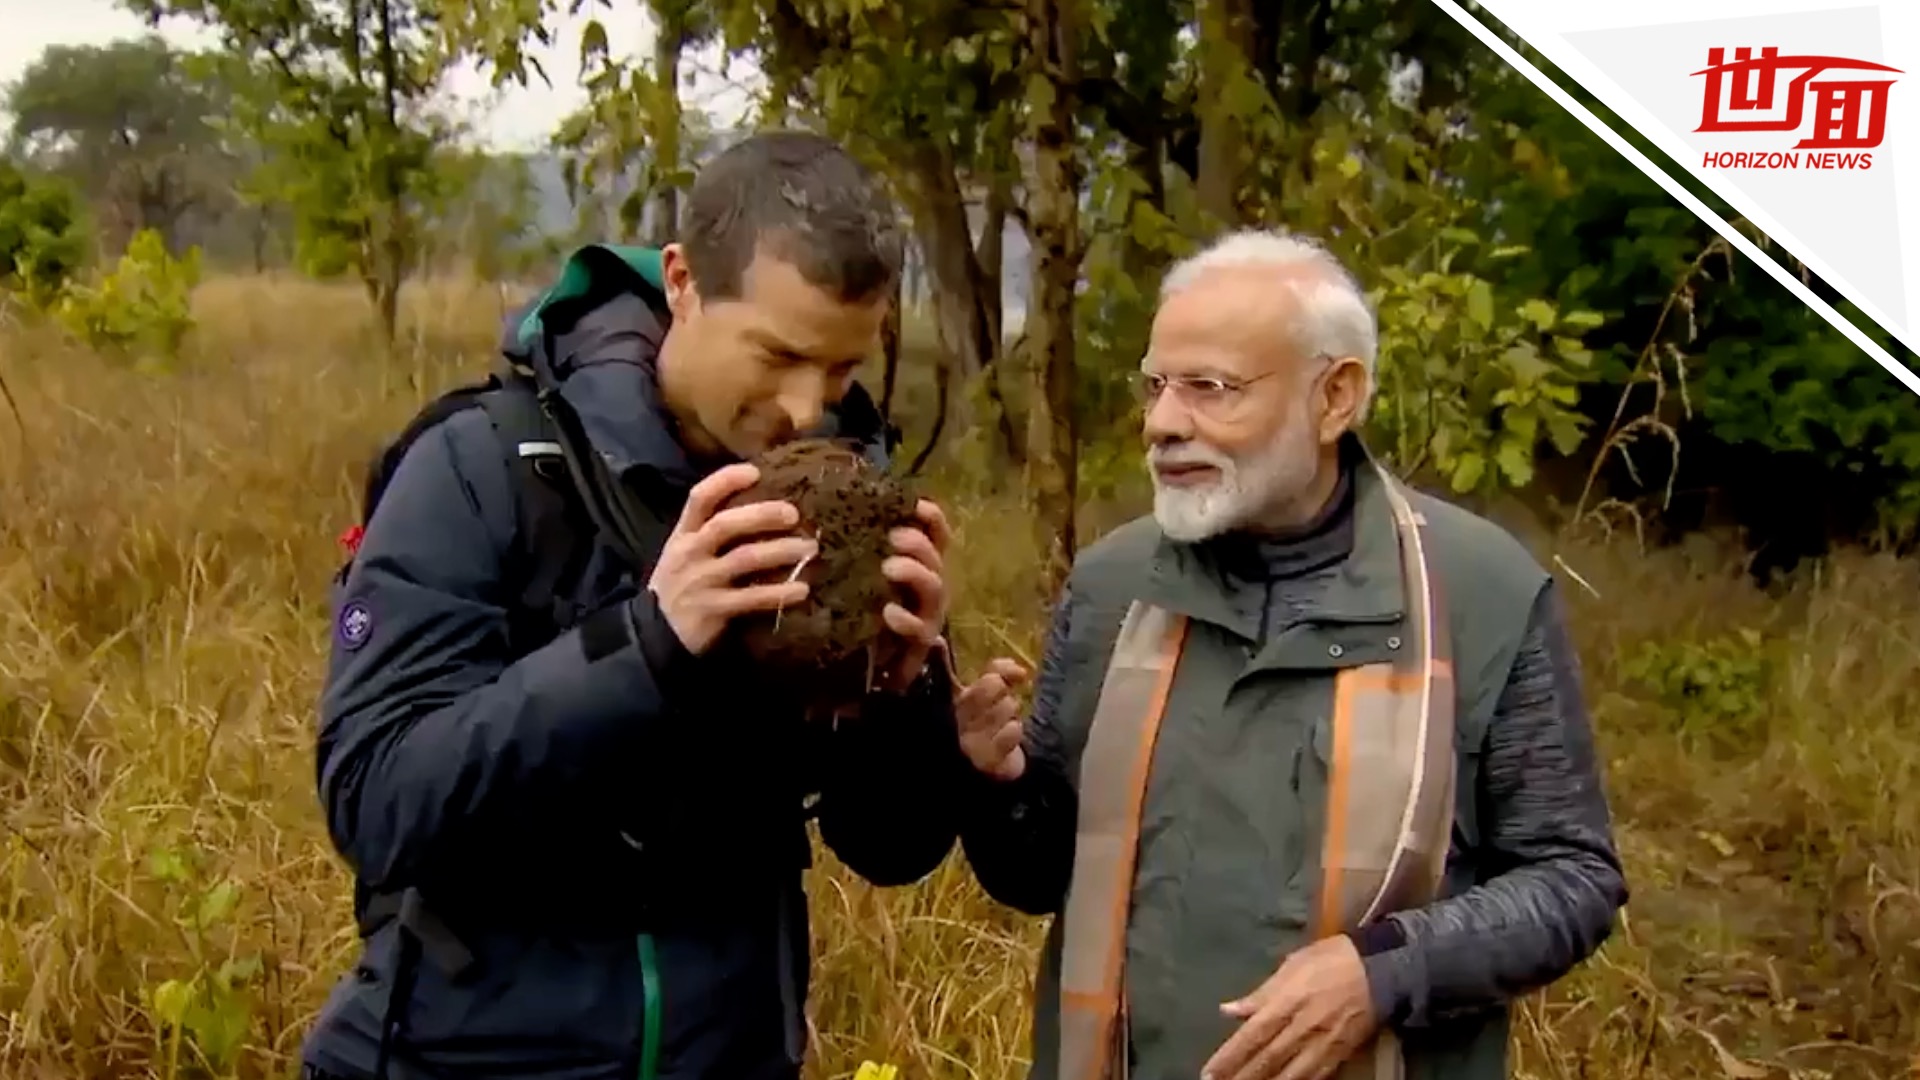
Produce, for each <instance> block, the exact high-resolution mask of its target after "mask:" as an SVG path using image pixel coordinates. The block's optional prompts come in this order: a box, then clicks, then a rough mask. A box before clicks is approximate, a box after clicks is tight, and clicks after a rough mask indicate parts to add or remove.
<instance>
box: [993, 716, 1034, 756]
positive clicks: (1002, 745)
mask: <svg viewBox="0 0 1920 1080" xmlns="http://www.w3.org/2000/svg"><path fill="white" fill-rule="evenodd" d="M1008 711H1009V712H1011V711H1012V710H1011V709H1009V710H1008ZM1025 737H1026V725H1024V724H1022V723H1021V722H1020V719H1019V717H1017V716H1009V717H1007V718H1005V719H1004V720H1002V721H1001V724H1000V730H999V731H996V732H994V734H993V742H992V744H991V745H992V746H993V752H994V753H996V754H1011V753H1013V751H1014V750H1015V748H1017V747H1018V746H1019V745H1020V743H1021V740H1023V739H1024V738H1025Z"/></svg>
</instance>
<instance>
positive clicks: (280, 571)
mask: <svg viewBox="0 0 1920 1080" xmlns="http://www.w3.org/2000/svg"><path fill="white" fill-rule="evenodd" d="M200 307H201V315H202V318H203V320H204V330H203V331H202V334H201V337H200V341H199V343H198V346H197V351H196V355H195V357H194V358H193V363H192V364H191V365H190V367H189V369H188V370H185V371H183V372H181V373H178V374H175V375H171V376H165V377H153V376H146V375H137V374H135V373H133V372H131V371H128V370H125V369H123V368H121V367H117V366H116V365H115V364H113V363H112V362H111V361H109V360H107V359H104V358H102V357H99V356H95V355H91V354H88V353H86V352H85V351H82V350H77V349H75V348H72V347H70V346H68V345H66V344H64V343H62V342H61V341H60V340H59V339H58V338H57V337H55V336H53V335H51V334H49V333H47V332H44V331H34V330H18V329H16V330H14V331H11V332H8V333H4V334H0V377H4V378H6V379H7V380H8V382H9V383H10V385H11V388H12V390H13V392H14V394H15V396H16V397H17V398H18V399H19V401H20V403H21V407H22V409H23V410H24V411H25V414H26V415H25V422H24V426H23V428H22V430H20V431H18V432H15V431H12V430H8V429H10V428H11V427H13V420H12V418H11V417H3V418H0V443H4V444H5V452H4V454H0V530H3V532H4V537H5V542H4V546H0V619H4V626H3V627H0V905H3V906H4V921H3V922H0V1017H4V1029H0V1076H6V1077H28V1076H32V1077H71V1076H86V1077H117V1076H147V1075H161V1076H168V1075H182V1076H186V1075H196V1074H203V1073H202V1070H201V1068H200V1066H198V1065H196V1061H197V1060H198V1055H199V1054H200V1053H202V1052H203V1051H204V1050H205V1049H206V1048H208V1047H212V1048H215V1049H217V1048H218V1047H219V1046H220V1045H221V1044H222V1043H223V1042H231V1043H232V1044H234V1045H235V1046H238V1047H240V1049H239V1050H238V1052H237V1055H236V1058H235V1061H236V1064H235V1065H234V1066H233V1068H234V1070H235V1071H236V1072H237V1074H238V1075H241V1076H246V1077H261V1076H286V1075H288V1074H289V1071H290V1067H291V1062H292V1055H293V1054H294V1052H295V1050H296V1048H297V1045H298V1042H299V1039H300V1037H301V1035H302V1033H303V1031H304V1030H305V1028H306V1025H307V1024H308V1022H309V1020H310V1019H311V1017H312V1015H313V1013H314V1010H315V1009H316V1008H317V1007H318V1005H319V1003H320V1001H321V1000H322V998H323V996H324V994H325V992H326V989H327V987H328V985H329V984H330V983H331V982H332V981H333V980H334V979H335V978H336V977H337V976H338V974H339V973H340V972H341V971H342V970H343V969H344V967H345V966H346V965H347V964H348V963H349V962H350V960H351V958H352V956H353V954H354V947H355V941H354V937H353V933H352V929H351V922H350V916H349V903H348V892H347V878H346V876H345V875H344V873H343V872H342V870H341V867H340V864H339V862H338V861H337V859H336V858H335V857H334V855H333V854H332V852H331V851H330V850H329V848H328V847H327V845H326V841H325V837H324V833H323V830H322V825H321V819H320V815H319V813H318V812H317V807H316V804H315V796H314V789H313V780H314V776H313V759H312V732H313V716H314V709H313V703H314V696H315V691H316V686H317V677H318V673H319V672H320V670H321V668H322V658H323V652H322V650H323V648H324V645H325V641H326V630H327V623H328V620H327V614H326V610H325V592H324V586H325V582H326V579H327V577H328V575H329V574H330V573H331V571H332V570H333V569H334V567H335V565H336V562H337V559H338V557H339V552H338V549H337V548H336V546H335V536H336V534H337V533H338V532H339V531H340V529H341V528H342V527H343V526H344V525H345V524H347V522H348V520H349V518H350V517H351V514H352V510H353V498H354V491H355V485H356V483H357V480H358V477H359V472H358V470H359V468H360V464H361V462H362V461H363V460H364V457H365V454H366V453H367V451H368V450H369V449H370V448H371V447H372V446H373V445H375V443H376V442H377V440H379V439H380V438H381V437H383V436H384V435H385V434H387V433H388V432H390V431H392V430H394V429H395V427H396V426H397V424H398V423H399V422H400V421H401V420H402V419H403V418H404V417H405V416H406V415H407V414H408V413H409V412H410V410H411V409H412V407H413V405H414V404H415V403H416V402H417V401H419V400H421V399H422V398H423V396H424V395H425V394H426V393H427V392H429V391H428V390H427V389H423V387H431V386H435V385H439V384H443V383H445V382H446V381H449V380H450V379H453V378H457V377H460V376H461V375H462V374H463V373H464V372H466V371H472V370H477V369H478V368H479V367H480V366H481V365H483V364H484V363H485V360H486V356H487V354H488V351H489V349H490V347H491V344H492V337H493V332H494V328H495V327H496V326H497V325H498V322H497V315H498V313H499V310H500V309H499V307H498V304H497V298H492V297H488V296H486V295H485V294H464V295H463V294H456V293H454V292H448V291H442V292H432V293H425V294H420V295H415V296H413V297H411V298H410V308H409V310H410V317H411V319H412V320H413V321H412V326H413V334H414V338H413V342H412V345H413V347H412V348H411V349H410V351H409V354H408V355H409V356H410V357H411V358H412V359H411V360H410V361H409V362H408V363H405V364H402V365H399V366H398V367H397V368H396V367H394V366H391V365H387V366H382V365H377V364H375V363H373V362H372V361H370V360H368V359H365V357H366V356H367V353H366V351H365V350H364V349H363V347H362V340H363V339H362V334H363V327H364V325H365V318H364V312H363V308H362V307H361V305H360V302H359V299H358V297H357V296H356V295H355V294H354V293H352V292H351V291H346V290H332V289H327V288H322V287H318V286H313V285H301V284H294V283H280V284H264V283H260V282H223V283H215V284H214V285H211V286H209V287H208V288H207V289H205V290H204V291H203V294H202V296H201V298H200ZM16 435H17V439H16ZM955 490H959V488H957V487H956V488H955ZM954 512H955V515H956V517H957V519H958V522H959V526H960V540H959V552H960V553H959V554H958V556H957V558H956V562H957V573H958V575H959V580H958V583H957V588H958V594H959V602H960V604H961V605H962V607H963V620H964V627H965V640H963V643H962V644H963V646H964V654H965V655H966V656H968V657H971V658H975V659H977V658H979V657H980V656H982V655H983V654H985V653H986V652H988V651H995V652H999V651H1004V650H1005V649H1006V648H1009V647H1019V648H1024V649H1030V647H1031V644H1032V642H1033V640H1034V637H1035V635H1036V632H1037V630H1038V629H1039V626H1040V619H1041V616H1042V614H1043V613H1042V612H1041V611H1039V610H1038V609H1037V608H1036V607H1035V605H1034V604H1033V602H1032V600H1031V597H1032V596H1033V592H1032V585H1031V574H1030V571H1029V568H1030V567H1032V566H1033V565H1034V558H1033V551H1032V549H1031V547H1030V546H1028V545H1027V544H1026V543H1025V541H1024V538H1022V537H1018V536H1016V535H1014V534H1013V533H1012V532H1011V531H1009V530H1007V529H1005V528H995V527H993V523H994V521H995V519H996V517H997V518H998V520H999V521H1002V522H1003V521H1004V520H1005V517H1004V516H1003V515H1004V513H1005V512H1006V510H1005V508H1004V507H996V506H994V505H992V504H990V503H983V502H980V501H978V500H976V499H972V498H969V499H967V500H963V501H962V504H961V505H958V506H956V507H955V508H954ZM1562 554H1564V555H1565V556H1566V559H1567V561H1568V564H1569V565H1571V566H1573V567H1575V568H1577V569H1578V571H1579V572H1580V574H1581V575H1582V576H1583V577H1584V578H1585V579H1586V580H1587V581H1589V582H1591V583H1592V585H1593V587H1594V589H1596V590H1597V591H1598V594H1599V595H1598V596H1597V597H1595V596H1593V595H1590V594H1587V593H1585V592H1583V591H1582V590H1580V589H1579V588H1577V587H1570V592H1571V593H1572V594H1573V595H1574V598H1575V600H1576V603H1577V607H1578V616H1579V631H1580V635H1581V638H1582V641H1583V644H1584V648H1585V659H1586V663H1587V670H1588V674H1589V678H1590V680H1591V692H1592V700H1593V702H1594V705H1595V708H1596V711H1597V716H1598V724H1599V726H1600V729H1601V737H1602V740H1603V744H1604V747H1605V749H1606V751H1607V759H1608V768H1609V777H1610V788H1611V792H1612V797H1613V802H1614V805H1615V808H1616V812H1617V814H1618V815H1619V819H1620V834H1621V838H1622V842H1623V843H1624V845H1625V848H1626V852H1627V856H1628V859H1629V863H1630V870H1631V875H1632V884H1633V886H1634V889H1635V898H1634V902H1633V905H1632V908H1631V911H1630V915H1629V918H1628V920H1627V922H1626V925H1625V926H1624V928H1623V929H1622V931H1621V932H1620V933H1619V934H1618V935H1617V936H1616V937H1615V939H1614V941H1613V942H1612V943H1611V944H1609V945H1608V947H1607V948H1606V949H1605V950H1604V952H1603V953H1602V955H1601V956H1600V957H1598V958H1597V959H1596V960H1594V961H1593V962H1592V963H1590V964H1588V965H1587V966H1586V967H1584V968H1583V969H1582V971H1580V972H1579V973H1578V974H1577V975H1575V976H1574V977H1572V978H1570V979H1568V980H1567V981H1565V982H1564V983H1563V984H1561V985H1560V986H1558V987H1556V988H1555V989H1554V990H1553V991H1552V992H1551V993H1549V994H1547V995H1545V996H1544V997H1538V998H1534V999H1530V1000H1529V1001H1528V1002H1527V1003H1526V1004H1525V1006H1524V1013H1523V1016H1522V1019H1521V1022H1520V1024H1519V1025H1518V1028H1519V1031H1518V1034H1517V1036H1516V1039H1517V1054H1518V1056H1517V1068H1518V1071H1519V1074H1520V1075H1522V1076H1526V1077H1530V1078H1537V1080H1547V1078H1553V1080H1562V1078H1571V1077H1604V1078H1626V1077H1648V1078H1654V1077H1682V1078H1684V1077H1700V1078H1706V1077H1721V1076H1728V1077H1734V1078H1736V1080H1743V1078H1750V1077H1753V1078H1757V1077H1763V1076H1787V1075H1790V1074H1791V1075H1794V1076H1806V1077H1813V1076H1820V1075H1827V1076H1833V1077H1893V1076H1896V1075H1906V1074H1907V1070H1908V1069H1909V1068H1914V1067H1915V1065H1914V1063H1913V1055H1914V1049H1915V1046H1916V1035H1917V1034H1920V986H1916V983H1920V955H1917V954H1916V941H1920V894H1916V892H1915V886H1916V885H1920V799H1917V798H1916V797H1915V795H1914V792H1915V791H1916V789H1920V746H1916V743H1915V741H1914V740H1913V738H1912V737H1911V736H1910V735H1909V734H1908V732H1907V730H1906V729H1905V726H1904V723H1903V721H1904V720H1905V719H1906V718H1907V717H1908V716H1909V715H1912V714H1913V713H1914V706H1915V705H1916V704H1920V701H1917V699H1920V676H1916V674H1915V657H1916V655H1917V654H1916V640H1917V639H1920V601H1917V600H1916V599H1915V597H1916V596H1920V570H1917V569H1916V568H1915V567H1914V566H1913V565H1910V564H1900V563H1895V562H1890V561H1884V560H1875V559H1868V558H1865V557H1855V558H1847V559H1842V560H1838V561H1836V562H1834V563H1832V564H1830V565H1829V566H1827V567H1826V568H1825V569H1824V570H1823V571H1821V572H1820V573H1818V574H1817V575H1814V576H1812V577H1810V579H1809V580H1808V581H1807V582H1806V583H1804V584H1803V585H1802V586H1801V587H1799V588H1798V589H1797V590H1796V591H1794V592H1793V593H1792V594H1791V595H1788V596H1786V597H1784V598H1773V599H1770V598H1767V597H1764V596H1762V595H1760V594H1758V593H1756V592H1754V591H1753V590H1751V589H1750V588H1749V587H1748V586H1747V585H1746V584H1744V582H1743V580H1742V578H1741V575H1740V574H1739V572H1738V568H1737V566H1735V565H1733V564H1732V563H1731V562H1730V561H1729V560H1728V559H1727V557H1726V556H1725V555H1724V554H1722V553H1720V552H1717V551H1714V550H1711V549H1708V548H1704V547H1703V548H1702V549H1701V550H1699V551H1697V552H1693V553H1688V552H1668V553H1660V554H1655V555H1643V554H1639V553H1636V552H1634V551H1632V550H1631V549H1627V548H1623V547H1607V546H1588V547H1584V548H1580V549H1575V550H1566V551H1563V552H1562ZM1649 687H1651V688H1652V689H1649ZM1662 687H1664V688H1665V691H1666V694H1665V696H1664V697H1662V696H1661V694H1660V693H1658V692H1657V691H1659V690H1660V688H1662ZM1688 687H1692V690H1691V691H1688V690H1687V688H1688ZM222 883H229V884H226V885H223V884H222ZM813 885H814V896H815V902H816V905H817V921H816V934H817V945H816V953H817V958H818V959H817V965H818V973H817V978H816V986H817V994H816V997H815V999H814V1010H815V1014H814V1021H815V1025H816V1029H817V1033H818V1035H817V1041H816V1043H815V1047H816V1060H815V1063H814V1066H813V1070H812V1075H813V1076H815V1077H830V1076H831V1077H838V1076H845V1075H847V1074H848V1073H849V1072H850V1070H851V1068H852V1067H853V1066H854V1065H857V1064H858V1063H859V1062H860V1061H861V1060H862V1059H863V1058H873V1059H876V1060H881V1061H892V1062H895V1063H898V1064H900V1065H902V1066H903V1070H902V1072H903V1075H905V1076H909V1077H916V1078H918V1077H934V1076H938V1077H963V1076H964V1077H979V1078H987V1080H997V1078H1001V1077H1015V1076H1018V1075H1020V1059H1021V1055H1022V1053H1023V1051H1024V1045H1025V1035H1026V1029H1027V1025H1026V1019H1025V1012H1024V1010H1025V1002H1026V992H1027V979H1028V977H1029V970H1030V964H1031V962H1032V957H1033V950H1034V946H1035V943H1036V940H1037V936H1038V933H1039V929H1040V928H1039V927H1038V926H1036V925H1034V924H1033V923H1032V922H1030V921H1028V920H1025V919H1022V918H1019V917H1015V916H1012V915H1010V914H1009V913H1007V912H1005V911H1002V910H999V909H997V908H995V907H994V906H993V905H991V904H990V903H988V902H987V901H985V900H984V899H983V898H982V897H981V896H980V894H979V893H978V892H977V890H976V889H975V888H974V886H973V885H972V884H971V882H970V880H969V878H968V877H967V875H966V872H965V868H964V866H963V865H959V864H958V863H957V861H956V863H955V864H953V865H950V866H948V867H947V868H945V869H944V870H943V871H942V872H941V873H940V874H938V875H937V876H936V878H935V879H934V880H932V881H930V882H928V883H926V884H924V885H922V886H920V887H917V888H913V889H908V890H903V891H899V892H895V893H882V892H879V891H877V890H874V889H871V888H868V887H865V886H863V885H862V884H860V883H859V882H857V881H855V880H853V879H851V878H850V877H848V876H846V875H844V874H843V873H841V872H840V871H839V870H837V869H836V868H834V867H832V866H831V865H826V866H822V867H821V868H820V869H819V870H818V871H816V876H815V879H814V881H813ZM253 956H258V957H259V965H258V971H257V974H255V973H254V972H253V970H252V965H250V964H248V963H246V962H245V961H246V959H247V958H249V957H253ZM223 967H224V968H225V974H227V975H230V976H235V977H236V979H237V982H236V985H237V986H238V990H237V992H236V996H235V998H234V999H233V1000H232V1001H231V1002H228V1003H225V1004H222V1003H221V1002H220V1001H219V1000H216V999H211V998H209V999H206V1000H207V1002H208V1005H209V1011H207V1012H206V1013H204V1014H203V1015H199V1016H196V1017H195V1018H194V1023H195V1024H196V1025H197V1032H198V1035H197V1038H195V1039H172V1038H170V1037H169V1036H168V1034H167V1033H166V1032H164V1031H161V1030H159V1026H158V1025H157V1024H156V1022H155V1020H154V1017H155V1015H156V1013H157V1012H159V1011H161V1010H165V1009H169V1008H176V1007H178V1005H179V1000H178V995H177V992H174V991H167V992H161V991H160V988H161V987H163V986H165V985H167V984H168V981H169V980H175V981H185V980H192V979H194V978H196V977H199V978H201V979H202V980H203V982H205V981H206V980H208V979H210V978H211V977H212V976H213V975H215V974H218V973H220V972H221V969H222V968H223Z"/></svg>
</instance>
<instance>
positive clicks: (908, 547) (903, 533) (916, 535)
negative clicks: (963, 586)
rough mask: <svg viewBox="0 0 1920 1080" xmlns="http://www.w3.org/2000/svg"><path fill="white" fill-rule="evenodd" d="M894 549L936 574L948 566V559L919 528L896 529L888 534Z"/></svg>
mask: <svg viewBox="0 0 1920 1080" xmlns="http://www.w3.org/2000/svg"><path fill="white" fill-rule="evenodd" d="M887 539H888V541H889V542H890V543H892V544H893V550H894V551H895V552H896V553H897V554H899V555H903V556H905V557H906V558H909V559H912V560H913V561H915V562H917V563H920V564H921V565H922V566H925V567H927V568H928V569H931V570H932V571H933V572H934V573H935V574H938V573H940V572H941V571H943V570H944V569H945V568H946V559H945V557H944V556H942V555H941V554H940V549H939V548H937V547H935V546H934V543H933V541H932V540H931V539H930V538H928V536H927V534H926V533H924V532H922V531H920V530H919V529H895V530H893V531H892V532H890V533H888V534H887Z"/></svg>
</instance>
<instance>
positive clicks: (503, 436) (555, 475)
mask: <svg viewBox="0 0 1920 1080" xmlns="http://www.w3.org/2000/svg"><path fill="white" fill-rule="evenodd" d="M479 403H480V407H481V409H482V410H484V411H485V412H486V414H487V419H488V420H489V421H491V422H492V424H493V428H494V431H495V432H496V433H497V434H498V435H499V437H500V444H501V449H502V451H503V452H504V453H505V455H506V458H507V470H508V473H509V475H510V476H511V478H512V481H513V492H514V503H515V514H516V518H517V526H518V528H517V530H516V532H517V535H518V537H519V542H518V544H517V547H518V549H519V550H518V553H517V554H518V555H519V557H520V558H521V559H522V560H523V567H524V570H523V572H522V573H520V574H518V575H516V583H517V585H518V589H519V595H518V598H517V604H516V608H517V610H518V611H519V612H520V613H521V618H522V620H523V621H525V622H526V623H528V624H529V625H527V626H525V627H524V628H523V630H522V633H523V634H526V635H532V636H533V638H534V641H533V642H532V644H533V645H534V646H536V647H537V645H538V644H539V643H540V641H541V639H543V638H546V637H551V636H552V635H553V634H556V633H559V632H560V631H562V630H565V629H567V628H568V627H569V626H571V625H572V624H573V620H574V618H575V616H576V614H577V613H576V611H575V610H574V604H573V602H572V599H571V598H570V597H569V596H567V595H566V589H565V586H566V585H567V584H568V583H569V582H570V580H571V578H572V577H573V575H575V574H576V573H578V572H579V571H580V570H581V569H582V567H583V566H584V565H585V563H586V561H587V560H588V558H589V557H590V556H591V554H592V550H593V546H592V543H591V538H592V537H593V535H594V528H593V523H592V522H591V520H589V519H588V517H587V515H586V513H585V511H584V509H583V508H582V506H581V504H580V500H579V499H578V498H577V496H576V493H575V491H574V488H573V483H572V479H571V477H570V476H569V475H568V472H567V467H566V462H565V458H564V456H563V455H564V451H563V448H562V447H561V444H560V441H559V435H558V433H557V432H556V431H555V430H554V428H553V424H552V422H551V421H550V420H549V419H548V417H547V415H546V413H545V411H544V410H542V409H541V407H540V401H539V398H538V397H537V395H536V394H535V392H534V390H533V388H532V387H530V386H528V385H526V384H524V383H521V382H519V381H518V380H512V379H505V380H501V381H500V385H498V386H497V387H495V388H494V389H493V390H491V391H489V392H488V393H486V394H483V395H481V397H480V402H479Z"/></svg>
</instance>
